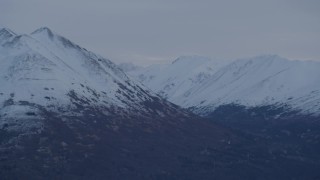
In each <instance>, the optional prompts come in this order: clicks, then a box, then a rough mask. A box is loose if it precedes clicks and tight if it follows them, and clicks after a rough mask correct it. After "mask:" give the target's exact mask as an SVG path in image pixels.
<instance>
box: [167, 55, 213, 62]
mask: <svg viewBox="0 0 320 180" xmlns="http://www.w3.org/2000/svg"><path fill="white" fill-rule="evenodd" d="M210 60H211V59H210V58H208V57H205V56H199V55H191V56H180V57H178V58H177V59H176V60H174V61H173V62H172V64H176V63H178V62H179V63H180V62H192V61H193V62H194V61H210Z"/></svg>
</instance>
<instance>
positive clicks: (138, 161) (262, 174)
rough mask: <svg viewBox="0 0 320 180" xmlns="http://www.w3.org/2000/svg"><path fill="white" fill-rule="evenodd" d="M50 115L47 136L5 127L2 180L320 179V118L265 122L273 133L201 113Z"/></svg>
mask: <svg viewBox="0 0 320 180" xmlns="http://www.w3.org/2000/svg"><path fill="white" fill-rule="evenodd" d="M229 114H232V113H230V112H229ZM43 117H44V118H45V125H44V126H45V127H44V130H43V131H41V132H40V133H34V134H29V135H20V136H19V134H18V132H17V133H13V132H11V133H9V132H8V131H6V127H2V129H1V131H0V133H1V135H0V137H1V139H0V141H1V149H0V170H1V171H0V176H1V179H319V178H320V173H319V171H318V170H319V167H320V154H319V153H318V152H320V151H319V150H320V145H319V137H320V136H319V135H320V133H319V121H318V120H316V119H314V120H310V119H309V121H304V122H306V123H302V121H300V120H299V119H297V120H296V121H294V122H290V123H289V122H287V121H286V122H285V121H280V122H279V123H275V124H272V123H271V124H270V123H269V124H268V123H267V122H266V120H263V121H262V122H264V123H266V124H267V125H265V124H263V125H262V126H263V127H265V129H259V128H261V127H262V126H261V127H259V124H260V123H257V124H253V125H252V126H251V127H248V128H246V129H245V128H243V126H239V125H236V124H232V123H231V121H229V122H230V123H227V121H225V122H223V121H220V122H218V124H219V123H220V124H221V125H217V124H216V123H213V122H212V121H208V120H204V119H199V118H197V117H195V116H190V117H186V116H180V117H179V116H177V117H175V118H168V117H166V118H161V117H158V116H155V117H142V116H141V117H139V116H134V115H133V116H131V117H127V118H121V116H119V115H114V116H105V115H103V114H101V113H99V111H95V110H94V109H91V110H90V112H89V111H87V112H86V113H85V115H83V116H82V117H58V116H57V115H56V114H53V113H50V112H45V111H44V112H43ZM223 117H224V116H221V117H220V118H223ZM225 117H228V116H225ZM238 117H239V118H241V119H242V120H244V121H243V122H245V120H246V119H245V118H243V117H241V116H238ZM233 118H235V117H233ZM66 119H68V120H67V121H66ZM272 122H273V121H272ZM248 124H249V123H248ZM223 126H225V127H223ZM236 127H239V128H236ZM240 127H241V128H240Z"/></svg>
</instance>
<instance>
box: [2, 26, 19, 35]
mask: <svg viewBox="0 0 320 180" xmlns="http://www.w3.org/2000/svg"><path fill="white" fill-rule="evenodd" d="M16 35H17V34H16V33H14V32H13V31H12V30H10V29H8V28H1V29H0V37H13V36H16Z"/></svg>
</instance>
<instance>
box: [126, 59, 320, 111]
mask: <svg viewBox="0 0 320 180" xmlns="http://www.w3.org/2000/svg"><path fill="white" fill-rule="evenodd" d="M193 62H196V63H199V64H200V65H193V64H190V63H189V62H188V60H186V61H185V63H186V64H187V65H189V64H190V66H187V68H186V65H182V64H181V65H178V66H175V65H174V64H172V65H167V66H166V67H165V68H164V69H163V66H161V67H160V66H159V67H148V68H147V69H145V70H143V71H139V72H135V73H132V72H129V74H132V75H134V76H136V77H137V79H139V80H140V81H141V82H142V83H144V84H145V85H146V86H147V87H149V88H151V89H152V90H154V91H156V92H158V93H160V94H161V95H163V96H165V97H167V98H168V100H170V101H171V102H173V103H176V104H178V105H180V106H183V107H185V108H192V109H193V110H194V112H197V113H199V114H207V113H210V112H212V111H213V110H214V109H215V108H217V107H218V106H220V105H225V104H239V105H245V106H248V107H255V106H264V105H277V104H278V105H279V106H281V105H287V106H289V107H290V108H292V109H294V110H298V111H301V112H302V113H307V114H317V115H319V113H320V81H319V79H320V71H319V69H320V63H319V62H315V61H290V60H287V59H284V58H281V57H279V56H273V55H270V56H260V57H254V58H250V59H240V60H236V61H234V62H231V63H229V64H227V65H225V66H219V67H217V68H216V69H214V70H213V71H208V70H206V69H204V68H203V67H207V68H211V66H210V65H208V63H207V62H202V61H201V59H199V60H198V59H194V60H193ZM199 66H200V67H202V69H201V70H200V71H198V67H199ZM154 69H159V71H161V72H163V73H161V72H158V71H156V70H154ZM160 69H161V70H160ZM168 71H170V72H175V73H176V74H174V75H172V74H170V73H167V72H168ZM195 71H197V73H194V72H195ZM177 74H178V75H177ZM201 75H203V76H201ZM144 76H148V77H152V78H149V79H150V80H148V79H147V78H144ZM201 77H204V78H201ZM192 80H194V81H193V82H194V83H193V84H191V83H189V85H188V86H182V85H181V82H186V81H189V82H192ZM150 81H152V82H150ZM190 84H191V85H190ZM171 85H172V86H171ZM167 87H170V88H171V89H170V88H167ZM172 87H173V88H172ZM172 89H173V90H172ZM176 92H181V93H179V94H178V93H176Z"/></svg>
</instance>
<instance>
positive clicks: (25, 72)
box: [0, 28, 173, 128]
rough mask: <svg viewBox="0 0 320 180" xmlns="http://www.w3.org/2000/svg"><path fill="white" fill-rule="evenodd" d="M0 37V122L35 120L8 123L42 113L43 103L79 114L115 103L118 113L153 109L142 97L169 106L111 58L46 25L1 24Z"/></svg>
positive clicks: (61, 111)
mask: <svg viewBox="0 0 320 180" xmlns="http://www.w3.org/2000/svg"><path fill="white" fill-rule="evenodd" d="M0 42H1V46H0V84H1V87H0V106H1V109H0V118H1V121H0V123H1V124H0V127H1V126H3V125H7V124H10V125H12V128H14V127H15V126H19V127H18V128H22V127H20V126H21V124H24V125H22V126H23V127H25V126H28V127H29V126H38V125H39V121H38V120H36V121H34V122H33V123H31V122H30V121H22V123H12V119H18V120H19V119H30V118H31V119H33V120H34V119H37V117H38V115H39V118H40V119H41V116H40V114H41V112H42V111H43V109H45V110H46V111H50V112H56V113H59V115H68V116H79V115H82V114H83V112H84V111H85V109H86V108H89V107H90V108H94V109H99V110H101V111H102V112H103V113H104V114H106V115H110V114H112V113H114V112H116V111H117V109H118V111H121V113H122V115H125V114H126V113H125V112H127V113H128V112H130V113H135V114H143V113H147V112H148V111H149V110H150V109H152V108H151V107H147V106H146V102H150V103H154V102H159V103H164V104H165V105H163V106H165V107H164V109H166V108H168V109H170V108H173V106H172V105H171V104H170V103H166V102H161V100H160V98H159V97H157V96H156V95H154V94H152V93H151V92H148V91H146V90H144V89H143V88H141V87H140V86H139V85H137V84H136V83H135V82H134V81H132V80H130V79H129V78H128V77H127V75H126V74H124V73H123V71H122V70H120V69H119V68H118V67H117V66H116V65H115V64H114V63H112V62H111V61H110V60H108V59H105V58H103V57H101V56H99V55H96V54H94V53H92V52H90V51H88V50H86V49H84V48H82V47H80V46H78V45H76V44H75V43H73V42H71V41H70V40H68V39H66V38H64V37H62V36H60V35H58V34H56V33H53V32H52V31H51V30H50V29H48V28H40V29H38V30H36V31H34V32H33V33H31V34H30V35H27V34H23V35H17V34H15V33H14V32H12V31H11V30H9V29H1V30H0ZM159 106H161V105H159ZM79 108H80V109H81V110H79ZM155 109H156V108H155ZM158 113H161V114H162V115H164V114H165V113H167V112H160V111H159V112H158ZM163 113H164V114H163ZM24 122H28V123H27V124H25V123H24ZM10 127H11V126H10Z"/></svg>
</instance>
